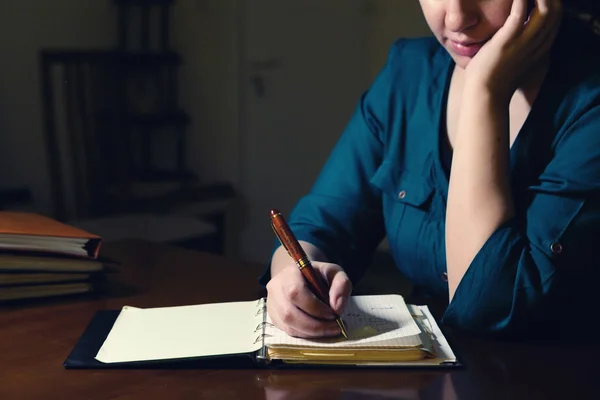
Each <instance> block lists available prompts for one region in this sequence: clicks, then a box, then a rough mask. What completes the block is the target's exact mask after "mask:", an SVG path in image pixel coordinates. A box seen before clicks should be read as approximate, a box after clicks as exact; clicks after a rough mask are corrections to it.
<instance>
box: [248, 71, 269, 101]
mask: <svg viewBox="0 0 600 400" xmlns="http://www.w3.org/2000/svg"><path fill="white" fill-rule="evenodd" d="M250 80H251V81H252V86H254V94H256V96H257V97H261V98H262V97H265V92H266V87H265V79H264V78H263V76H262V75H259V74H255V75H253V76H252V78H250Z"/></svg>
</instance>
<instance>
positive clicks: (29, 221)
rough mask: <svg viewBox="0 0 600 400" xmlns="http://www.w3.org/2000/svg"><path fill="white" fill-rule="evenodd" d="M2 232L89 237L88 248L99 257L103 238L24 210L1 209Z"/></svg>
mask: <svg viewBox="0 0 600 400" xmlns="http://www.w3.org/2000/svg"><path fill="white" fill-rule="evenodd" d="M0 234H7V235H26V236H46V237H62V238H71V239H72V238H77V239H88V244H87V245H86V249H87V251H88V255H89V256H90V257H92V258H96V257H98V252H99V250H100V244H101V241H102V238H101V237H100V236H98V235H94V234H92V233H90V232H87V231H85V230H83V229H80V228H77V227H75V226H72V225H68V224H65V223H63V222H60V221H57V220H55V219H53V218H50V217H47V216H44V215H41V214H36V213H31V212H22V211H0Z"/></svg>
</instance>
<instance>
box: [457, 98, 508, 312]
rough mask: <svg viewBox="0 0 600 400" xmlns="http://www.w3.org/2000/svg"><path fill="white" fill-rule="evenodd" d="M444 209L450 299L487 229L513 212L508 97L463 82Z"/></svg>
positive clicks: (491, 228) (484, 240) (498, 224)
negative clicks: (464, 84) (464, 87)
mask: <svg viewBox="0 0 600 400" xmlns="http://www.w3.org/2000/svg"><path fill="white" fill-rule="evenodd" d="M463 96H464V97H463V98H464V100H463V102H462V105H461V113H460V117H459V121H458V125H457V137H456V140H455V143H454V155H453V160H452V172H451V175H450V185H449V189H448V203H447V209H446V261H447V268H448V288H449V292H450V300H451V299H452V297H453V296H454V292H455V291H456V288H457V287H458V285H459V283H460V281H461V279H462V277H463V276H464V274H465V272H466V271H467V269H468V268H469V265H470V264H471V262H472V260H473V258H474V257H475V255H476V254H477V253H478V252H479V250H480V249H481V247H482V246H483V245H484V243H485V242H486V241H487V240H488V239H489V237H490V235H491V234H492V233H493V232H494V231H495V230H496V229H497V228H498V227H499V226H500V225H501V224H502V223H503V222H505V221H506V220H508V219H509V218H510V217H511V216H512V215H513V212H514V210H513V204H512V198H511V192H510V176H509V174H510V135H509V111H508V110H509V101H504V100H499V99H497V98H494V96H492V95H491V94H489V93H485V92H484V91H481V90H474V89H469V88H466V89H465V92H464V93H463Z"/></svg>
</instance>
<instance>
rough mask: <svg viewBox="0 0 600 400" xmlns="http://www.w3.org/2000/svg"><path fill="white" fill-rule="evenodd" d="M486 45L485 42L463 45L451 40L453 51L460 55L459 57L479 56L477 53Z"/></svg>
mask: <svg viewBox="0 0 600 400" xmlns="http://www.w3.org/2000/svg"><path fill="white" fill-rule="evenodd" d="M484 44H485V42H476V43H461V42H455V41H453V40H450V46H451V47H452V51H453V52H454V53H456V54H458V55H459V56H463V57H474V56H475V54H477V52H478V51H479V50H481V48H482V47H483V45H484Z"/></svg>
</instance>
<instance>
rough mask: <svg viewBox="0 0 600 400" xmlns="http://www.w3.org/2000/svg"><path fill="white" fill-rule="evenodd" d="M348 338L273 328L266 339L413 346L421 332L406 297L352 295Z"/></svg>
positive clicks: (347, 319)
mask: <svg viewBox="0 0 600 400" xmlns="http://www.w3.org/2000/svg"><path fill="white" fill-rule="evenodd" d="M342 319H343V320H344V322H345V324H346V327H347V328H348V334H349V337H348V339H344V338H328V339H310V340H308V339H299V338H293V337H291V336H288V335H287V334H286V333H285V332H283V331H282V330H280V329H277V328H275V327H272V328H270V329H269V331H268V332H267V333H268V334H269V335H270V336H267V337H266V338H265V341H266V344H267V345H286V346H317V347H353V346H354V347H358V346H370V347H379V346H390V345H398V346H402V345H409V344H410V343H412V342H413V340H412V339H411V338H414V336H415V335H418V334H419V333H421V330H420V328H419V326H418V325H417V324H416V322H415V321H414V320H413V318H412V316H411V315H410V311H409V310H408V307H407V306H406V304H405V303H404V299H403V298H402V296H398V295H379V296H352V297H350V299H349V300H348V304H347V305H346V308H345V310H344V313H343V314H342Z"/></svg>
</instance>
